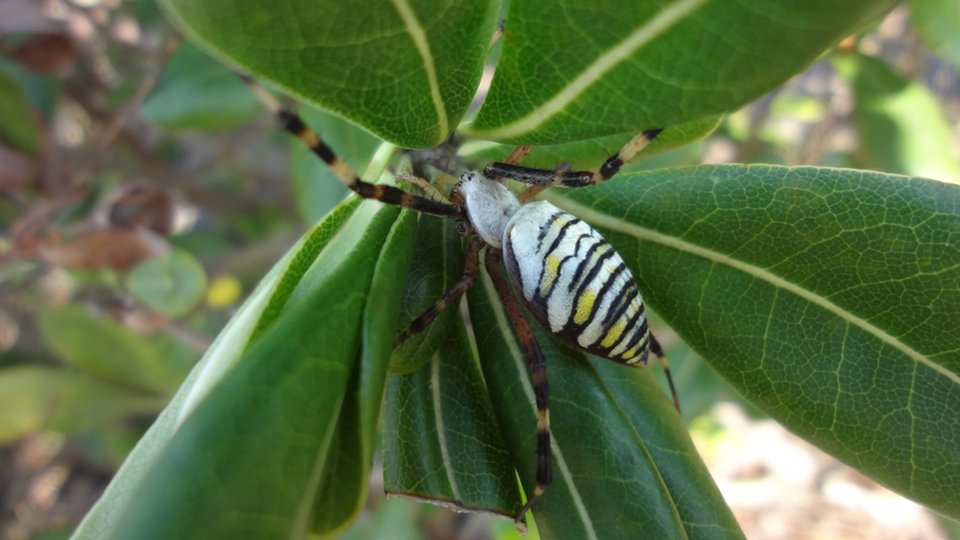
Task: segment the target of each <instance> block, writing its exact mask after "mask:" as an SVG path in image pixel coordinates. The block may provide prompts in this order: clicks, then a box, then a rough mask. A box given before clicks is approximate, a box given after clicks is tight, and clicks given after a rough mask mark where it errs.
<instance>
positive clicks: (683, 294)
mask: <svg viewBox="0 0 960 540" xmlns="http://www.w3.org/2000/svg"><path fill="white" fill-rule="evenodd" d="M550 199H551V200H552V201H554V202H555V203H557V204H559V205H561V206H562V207H564V208H566V209H567V210H570V211H572V212H574V213H576V214H577V215H579V216H581V217H583V218H584V219H587V220H588V221H591V222H593V223H594V224H595V225H597V226H599V228H600V230H602V231H604V233H605V235H606V237H607V239H608V240H610V242H611V243H612V244H613V245H614V246H615V247H616V248H617V249H618V251H619V252H620V253H621V255H623V257H624V259H625V260H626V261H627V262H628V264H630V265H632V266H633V268H634V270H635V272H636V277H637V279H638V282H639V283H640V284H641V290H642V291H643V294H644V298H645V300H646V301H647V302H648V303H649V304H650V305H652V306H653V307H654V308H655V309H656V310H657V312H658V313H660V314H661V315H662V316H663V317H664V319H666V320H667V321H668V322H669V323H670V325H671V326H672V327H673V328H674V329H676V330H677V331H678V332H679V333H680V334H681V335H682V336H683V338H684V340H685V341H687V342H688V343H690V345H691V346H692V347H693V348H694V349H696V350H697V352H698V353H700V355H702V356H703V357H704V358H705V359H706V360H707V361H708V362H710V364H711V365H712V366H713V367H714V369H716V370H717V371H719V372H720V373H721V374H722V375H723V376H724V377H725V378H726V379H727V380H728V381H729V382H730V383H731V384H732V385H733V386H734V387H735V388H736V389H737V390H738V391H739V392H741V393H742V394H743V395H744V396H746V397H747V398H748V399H749V400H750V401H751V402H753V403H754V404H755V405H757V406H758V407H759V408H760V409H761V410H763V411H764V412H766V413H767V414H769V415H770V416H772V417H774V418H776V419H777V420H779V421H780V422H781V423H783V424H784V425H785V426H787V427H788V428H789V429H790V430H792V431H794V432H795V433H797V434H799V435H801V436H803V437H805V438H807V439H808V440H810V441H811V442H813V443H814V444H816V445H817V446H819V447H820V448H821V449H823V450H825V451H827V452H829V453H831V454H833V455H834V456H836V457H838V458H839V459H841V460H843V461H845V462H846V463H848V464H850V465H851V466H853V467H855V468H857V469H858V470H860V471H861V472H863V473H865V474H867V475H869V476H871V477H873V478H874V479H876V480H877V481H879V482H880V483H882V484H884V485H886V486H888V487H890V488H892V489H895V490H897V491H898V492H900V493H902V494H904V495H906V496H908V497H910V498H912V499H914V500H917V501H919V502H922V503H923V504H926V505H928V506H930V507H931V508H934V509H936V510H937V511H939V512H942V513H944V514H945V515H949V516H954V517H957V516H960V502H958V500H957V498H956V497H952V496H947V495H946V494H947V493H952V491H953V486H954V485H955V482H956V479H957V478H960V355H958V354H957V351H960V334H958V333H957V332H956V328H958V327H960V312H958V310H957V309H956V306H958V305H960V247H958V245H957V243H956V242H955V241H953V238H955V237H956V236H957V235H958V234H960V189H958V188H957V187H956V186H952V185H949V184H942V183H939V182H934V181H928V180H921V179H907V178H901V177H895V176H889V175H883V174H879V173H868V172H863V171H852V170H840V169H825V168H799V169H790V168H783V167H773V166H720V167H699V168H691V169H678V170H669V171H654V172H651V173H646V174H637V175H633V176H632V177H630V178H624V179H621V180H620V181H615V182H610V183H609V185H601V186H598V187H596V188H591V189H582V190H569V191H563V192H553V193H552V194H551V196H550Z"/></svg>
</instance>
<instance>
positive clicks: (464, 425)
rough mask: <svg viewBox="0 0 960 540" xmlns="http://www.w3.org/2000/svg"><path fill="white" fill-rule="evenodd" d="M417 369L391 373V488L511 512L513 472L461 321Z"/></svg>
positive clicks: (387, 425) (515, 498)
mask: <svg viewBox="0 0 960 540" xmlns="http://www.w3.org/2000/svg"><path fill="white" fill-rule="evenodd" d="M451 326H452V328H451V330H450V331H448V332H447V335H446V339H445V341H444V342H443V343H442V345H441V347H440V349H439V350H438V351H437V352H436V353H434V354H433V355H432V357H431V358H430V362H429V363H428V364H427V365H426V366H424V367H423V368H422V369H420V370H417V371H415V372H413V373H410V374H408V375H394V376H391V377H390V379H389V381H388V385H387V395H386V401H385V405H384V410H385V413H384V433H383V471H384V472H383V475H384V478H383V480H384V489H385V490H386V492H387V493H389V494H395V495H403V496H405V497H413V498H416V499H421V500H424V501H427V502H433V503H444V504H446V505H449V506H451V507H455V508H457V509H460V510H471V511H476V512H489V513H497V514H500V515H502V516H506V517H512V516H513V514H515V513H516V511H517V510H518V509H519V508H520V506H521V502H520V494H519V492H518V490H517V481H516V473H515V472H514V469H513V463H512V462H511V460H510V456H509V454H508V453H507V451H506V450H505V449H504V445H503V441H502V439H501V438H500V432H499V428H498V425H497V422H496V420H495V419H494V417H493V410H492V408H491V405H490V399H489V397H488V396H487V392H486V389H485V387H484V384H483V375H482V374H481V372H480V368H479V366H478V365H477V360H476V358H475V357H474V355H473V353H472V350H471V347H470V343H469V342H468V341H467V334H466V330H465V329H464V327H463V324H462V321H459V320H458V321H456V322H455V324H452V325H451Z"/></svg>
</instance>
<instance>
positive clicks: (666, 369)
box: [647, 332, 680, 412]
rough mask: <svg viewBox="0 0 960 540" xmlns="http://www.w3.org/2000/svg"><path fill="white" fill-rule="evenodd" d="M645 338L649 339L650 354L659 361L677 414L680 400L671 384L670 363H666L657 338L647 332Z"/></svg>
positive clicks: (665, 356) (675, 388)
mask: <svg viewBox="0 0 960 540" xmlns="http://www.w3.org/2000/svg"><path fill="white" fill-rule="evenodd" d="M647 336H648V338H649V339H650V352H652V353H653V354H654V356H656V357H657V360H659V361H660V367H661V368H662V369H663V374H664V375H666V377H667V385H668V386H670V397H671V398H673V406H674V407H676V409H677V412H680V398H679V397H677V387H676V386H674V384H673V375H672V374H671V373H670V363H669V362H667V355H665V354H663V347H661V346H660V342H659V341H657V338H655V337H653V332H648V333H647Z"/></svg>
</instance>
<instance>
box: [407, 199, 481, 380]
mask: <svg viewBox="0 0 960 540" xmlns="http://www.w3.org/2000/svg"><path fill="white" fill-rule="evenodd" d="M411 259H412V260H411V266H410V273H409V275H408V276H407V283H406V285H405V286H404V291H403V302H402V303H401V312H400V325H399V326H398V328H400V329H401V331H402V330H403V329H406V328H407V327H408V326H409V325H410V323H411V322H413V320H414V319H416V318H417V317H419V316H420V315H422V314H423V312H425V311H426V310H427V308H429V307H430V306H431V305H433V304H434V303H435V302H436V301H437V300H439V299H440V296H441V295H443V293H444V292H445V291H446V290H447V289H449V288H450V287H452V286H453V284H454V283H455V282H456V281H457V280H458V279H460V276H461V275H463V265H464V247H463V246H462V245H461V241H460V236H459V235H457V233H456V232H455V231H454V228H453V224H452V223H451V222H450V221H449V220H445V219H442V218H437V217H432V216H427V215H422V216H420V222H419V225H418V227H417V238H416V240H415V241H414V243H413V253H412V257H411ZM457 316H458V315H457V312H456V309H454V308H453V307H451V308H449V309H447V310H446V311H444V312H443V313H441V314H440V315H439V316H438V317H437V318H436V319H435V320H434V321H433V323H432V324H431V325H430V326H428V327H427V328H426V330H424V331H423V332H420V333H418V334H414V335H412V336H410V337H409V338H408V339H407V340H406V341H404V342H403V343H402V344H400V345H399V346H397V347H396V348H394V350H393V354H392V357H391V358H390V371H391V372H392V373H397V374H401V375H402V374H406V373H412V372H414V371H416V370H418V369H420V368H421V367H423V366H424V364H426V363H427V362H429V361H430V360H431V358H433V356H434V353H435V352H436V351H437V350H438V349H439V348H440V346H441V344H443V343H444V342H445V341H446V340H447V339H448V338H447V336H448V334H449V333H450V332H451V330H452V326H451V325H452V324H454V321H455V319H456V318H457Z"/></svg>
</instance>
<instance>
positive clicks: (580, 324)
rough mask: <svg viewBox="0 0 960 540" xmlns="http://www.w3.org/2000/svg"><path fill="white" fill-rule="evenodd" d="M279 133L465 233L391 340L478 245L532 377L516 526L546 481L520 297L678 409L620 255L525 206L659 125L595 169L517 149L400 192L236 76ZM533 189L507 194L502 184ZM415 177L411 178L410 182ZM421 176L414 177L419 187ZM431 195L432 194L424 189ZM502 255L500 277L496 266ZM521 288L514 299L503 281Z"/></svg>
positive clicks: (474, 260) (365, 186)
mask: <svg viewBox="0 0 960 540" xmlns="http://www.w3.org/2000/svg"><path fill="white" fill-rule="evenodd" d="M241 78H242V79H243V80H244V82H246V83H247V85H248V86H249V87H250V89H251V90H252V91H253V92H254V94H255V95H256V96H257V97H258V99H259V100H260V101H261V102H263V103H264V105H265V106H266V107H267V108H268V109H269V110H270V111H271V112H272V113H273V114H274V115H275V116H276V117H277V119H278V120H279V122H280V124H281V125H282V126H283V128H284V130H286V131H287V132H289V133H290V134H292V135H293V136H295V137H297V138H298V139H300V140H301V141H302V142H303V143H304V144H306V145H307V147H308V148H309V149H310V150H311V151H312V152H313V153H314V154H316V155H317V156H318V157H320V159H322V160H323V161H324V162H325V163H326V164H327V165H328V166H329V167H330V168H331V169H332V170H333V172H334V173H335V174H336V176H337V177H338V178H339V179H340V181H341V182H343V184H344V185H346V187H347V188H349V189H350V190H352V191H353V192H354V193H356V194H357V195H359V196H360V197H363V198H366V199H374V200H377V201H380V202H382V203H386V204H392V205H397V206H400V207H403V208H409V209H411V210H415V211H418V212H423V213H426V214H431V215H436V216H441V217H445V218H450V219H454V220H456V223H457V232H458V233H459V234H460V235H462V236H465V237H468V238H470V241H469V243H468V245H467V251H466V256H465V264H464V269H463V274H462V276H461V277H460V279H459V280H458V281H457V282H456V283H454V285H453V286H452V287H450V288H449V289H448V290H447V291H446V292H444V293H443V295H442V296H441V297H440V298H439V299H438V300H437V301H436V302H435V303H434V304H433V305H431V306H430V307H429V308H427V310H426V311H424V312H423V314H421V315H420V316H419V317H417V318H416V319H414V320H413V321H412V322H411V323H410V325H409V326H408V327H407V328H406V329H405V330H404V331H403V332H401V333H400V335H398V336H397V338H396V340H395V341H394V345H395V346H396V345H399V344H400V343H402V342H403V341H404V340H406V339H407V338H409V337H410V336H412V335H414V334H416V333H418V332H421V331H423V330H425V329H426V328H427V327H428V326H429V325H430V324H431V323H432V322H433V321H434V320H435V319H436V318H437V317H438V316H439V315H440V313H442V312H443V310H444V309H446V308H447V307H449V306H450V305H452V304H454V303H455V302H457V301H458V300H459V299H460V298H461V297H462V296H463V294H464V293H465V292H466V291H467V290H468V289H469V288H470V287H471V286H472V285H473V284H474V281H475V280H476V277H477V272H478V270H479V267H480V252H481V251H482V250H485V256H484V267H485V268H486V271H487V273H488V274H489V276H490V278H491V280H492V282H493V284H494V288H495V289H496V292H497V295H498V296H499V298H500V301H501V302H502V304H503V306H504V308H505V310H506V313H507V316H508V317H509V319H510V321H511V323H512V325H513V327H514V330H515V332H516V334H517V338H518V339H519V342H520V345H521V348H522V350H523V353H524V356H525V357H526V361H527V365H528V366H529V369H530V373H531V379H532V382H533V389H534V395H535V400H536V408H537V467H536V487H535V488H534V490H533V492H532V493H531V494H529V496H528V497H527V502H526V503H525V504H524V505H523V506H522V507H521V508H520V510H519V511H518V512H517V514H516V515H515V517H514V520H515V521H516V522H517V523H518V524H520V523H523V522H524V517H525V516H526V513H527V511H528V510H529V509H530V507H531V506H532V505H533V503H534V502H535V501H536V500H537V499H538V498H539V497H540V496H542V495H543V493H544V492H545V490H546V488H547V486H548V485H549V484H550V482H551V478H552V461H551V452H550V413H549V408H548V404H547V402H548V398H549V386H548V383H547V370H546V361H545V358H544V356H543V352H542V351H541V349H540V345H539V344H538V343H537V340H536V338H535V337H534V334H533V330H532V328H531V327H530V325H529V324H528V323H527V320H526V318H524V316H523V313H522V311H521V308H520V304H521V303H522V304H523V305H524V306H526V308H527V310H528V311H529V312H530V313H531V314H532V315H533V317H534V318H535V319H536V320H537V321H538V322H539V323H540V324H541V325H542V326H543V327H544V328H545V329H546V330H548V331H549V332H550V333H551V334H553V335H554V336H556V337H557V338H559V339H560V340H561V341H562V342H564V343H566V344H567V345H569V346H571V347H573V348H575V349H578V350H580V351H583V352H586V353H588V354H592V355H595V356H600V357H603V358H606V359H609V360H612V361H614V362H617V363H621V364H625V365H628V366H645V365H646V364H647V361H648V356H649V355H650V354H651V353H652V354H653V355H654V356H656V357H657V359H658V360H659V362H660V365H661V367H662V368H663V371H664V374H665V375H666V378H667V382H668V385H669V387H670V393H671V396H672V398H673V403H674V406H675V407H676V408H677V410H678V411H679V409H680V405H679V400H678V398H677V393H676V388H675V387H674V384H673V378H672V376H671V374H670V367H669V364H668V363H667V359H666V357H665V355H664V353H663V349H662V347H661V346H660V344H659V343H658V342H657V340H656V338H655V337H654V336H653V334H652V333H651V332H650V329H649V328H648V326H647V317H646V313H645V310H644V306H643V301H642V299H641V297H640V292H639V290H638V288H637V284H636V282H635V281H634V278H633V275H632V274H631V272H630V269H629V268H627V266H626V264H625V263H624V262H623V259H622V258H621V257H620V255H619V254H618V253H617V252H616V251H615V250H614V249H613V247H611V246H610V244H608V243H607V242H606V241H605V240H604V239H603V238H602V237H601V236H600V233H598V232H597V231H596V230H595V229H593V227H591V226H590V225H588V224H587V223H585V222H584V221H582V220H580V219H578V218H577V217H576V216H574V215H572V214H570V213H567V212H565V211H563V210H561V209H559V208H557V207H556V206H554V205H552V204H550V203H549V202H547V201H535V202H529V200H530V199H531V198H532V197H533V196H534V195H536V194H537V193H539V192H540V191H542V190H543V189H545V188H546V187H550V186H556V187H582V186H588V185H592V184H597V183H599V182H603V181H605V180H607V179H609V178H611V177H612V176H614V175H615V174H617V172H618V171H619V170H620V168H621V167H622V166H623V164H624V163H626V162H628V161H630V160H631V159H632V158H633V157H634V156H636V155H637V154H638V153H639V152H640V151H641V150H643V148H644V147H646V146H647V144H649V143H650V141H652V140H653V139H654V138H655V137H656V136H657V135H659V134H660V132H661V131H662V129H652V130H647V131H643V132H641V133H639V134H638V135H636V136H635V137H633V138H632V139H630V140H629V141H627V143H626V144H625V145H624V146H623V147H622V148H621V149H620V150H619V151H617V152H616V153H615V154H613V155H612V156H610V157H609V158H607V160H606V161H605V162H604V163H603V165H602V166H601V167H600V168H599V169H598V170H597V171H595V172H591V171H570V170H568V169H567V167H564V166H561V167H558V168H557V169H554V170H550V169H537V168H532V167H525V166H522V165H520V164H519V162H520V161H521V160H522V159H523V157H524V156H525V155H526V154H527V153H529V150H530V149H529V147H524V146H518V147H517V148H516V149H515V150H514V151H513V152H512V153H511V154H510V156H509V157H508V158H507V160H506V161H505V162H497V163H493V164H491V165H488V166H487V167H485V168H484V169H483V171H482V172H480V171H476V170H471V171H467V172H465V173H463V174H461V175H460V178H459V181H458V182H457V184H456V186H455V187H454V189H453V190H452V192H451V195H450V197H449V198H443V197H442V195H439V192H437V193H435V195H437V197H438V198H429V197H426V196H422V195H418V194H415V193H412V192H408V191H405V190H402V189H400V188H397V187H394V186H389V185H384V184H372V183H370V182H366V181H364V180H362V179H361V178H360V177H359V176H357V174H356V173H355V172H354V171H353V169H351V168H350V166H349V165H347V163H346V162H345V161H344V160H342V159H341V158H340V157H338V156H337V155H336V154H335V153H334V152H333V150H332V149H331V148H330V147H329V146H327V144H326V143H324V142H323V140H322V139H321V138H320V136H319V135H318V134H317V133H316V132H314V131H312V130H311V129H310V128H309V127H307V125H306V123H305V122H304V121H303V120H302V119H301V118H300V116H299V115H297V114H296V113H295V112H293V111H292V110H291V109H288V108H286V107H284V106H282V105H281V104H280V102H279V101H278V100H277V99H276V98H275V97H274V96H273V95H272V94H271V93H270V92H268V91H267V90H266V89H265V88H263V87H262V86H260V85H259V84H257V83H256V82H254V81H253V80H252V79H251V78H250V77H247V76H241ZM503 179H510V180H515V181H518V182H521V183H525V184H530V185H531V187H529V188H528V189H526V190H525V191H523V192H522V193H520V194H519V195H515V194H514V193H513V192H512V191H510V190H509V189H508V188H507V187H506V186H505V185H504V184H503V183H502V181H501V180H503ZM418 180H419V179H418ZM420 182H423V183H425V181H418V182H415V183H420ZM431 191H432V192H433V191H435V190H431ZM501 259H503V261H504V266H505V267H506V270H507V273H506V277H505V276H504V273H503V271H502V270H501V267H500V263H501ZM508 281H509V283H510V285H512V286H513V288H514V289H515V290H516V291H517V292H518V293H519V297H520V302H517V300H516V298H515V297H514V295H513V293H512V292H511V290H510V285H508Z"/></svg>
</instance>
